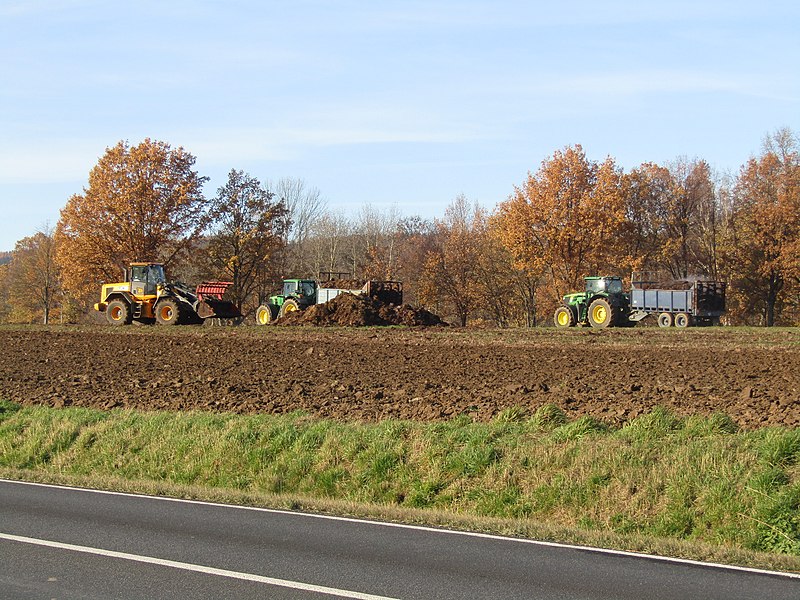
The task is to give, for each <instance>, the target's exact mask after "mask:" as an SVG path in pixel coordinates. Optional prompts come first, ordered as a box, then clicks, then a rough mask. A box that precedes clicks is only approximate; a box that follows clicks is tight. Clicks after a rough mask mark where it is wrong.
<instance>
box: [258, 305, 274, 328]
mask: <svg viewBox="0 0 800 600" xmlns="http://www.w3.org/2000/svg"><path fill="white" fill-rule="evenodd" d="M277 316H278V310H277V307H276V306H275V305H274V304H262V305H261V306H259V307H258V308H257V309H256V323H258V324H259V325H269V324H270V323H272V322H273V321H274V320H275V318H276V317H277Z"/></svg>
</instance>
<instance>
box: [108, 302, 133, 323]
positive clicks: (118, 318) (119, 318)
mask: <svg viewBox="0 0 800 600" xmlns="http://www.w3.org/2000/svg"><path fill="white" fill-rule="evenodd" d="M106 319H107V320H108V322H109V323H111V324H112V325H130V324H131V321H133V315H132V314H131V307H130V306H128V303H127V302H125V301H124V300H112V301H111V302H109V303H108V306H107V307H106Z"/></svg>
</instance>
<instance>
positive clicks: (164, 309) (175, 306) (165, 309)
mask: <svg viewBox="0 0 800 600" xmlns="http://www.w3.org/2000/svg"><path fill="white" fill-rule="evenodd" d="M181 308H182V307H181V303H180V302H178V301H177V300H173V299H172V298H166V299H164V300H162V301H161V302H159V303H158V304H156V309H155V313H156V321H157V322H158V324H159V325H177V324H178V322H180V321H182V319H181V314H182V312H183V311H182V310H181Z"/></svg>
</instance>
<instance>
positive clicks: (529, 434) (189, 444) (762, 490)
mask: <svg viewBox="0 0 800 600" xmlns="http://www.w3.org/2000/svg"><path fill="white" fill-rule="evenodd" d="M0 476H3V477H8V478H19V479H26V480H35V481H50V482H57V483H66V484H76V485H88V486H92V487H99V488H105V489H118V490H125V491H135V492H143V493H160V494H166V495H175V496H182V497H193V498H202V499H207V500H215V501H223V502H235V503H244V504H254V505H260V506H274V507H283V508H286V507H289V508H299V509H306V510H312V511H322V512H333V513H340V514H342V513H346V514H355V515H359V516H364V517H374V518H381V519H393V520H400V521H406V522H415V523H420V522H423V523H428V524H435V525H447V526H451V527H457V528H468V529H473V530H481V531H494V532H498V533H504V534H510V535H522V536H530V537H537V538H541V539H550V540H561V541H568V542H573V543H581V544H592V545H602V546H607V547H616V548H622V549H628V550H633V551H644V552H654V553H659V554H665V555H672V556H684V557H689V558H698V559H706V560H715V561H720V562H729V563H738V564H749V565H753V566H760V567H767V568H779V569H788V570H796V571H800V429H785V428H767V429H761V430H757V431H746V432H745V431H737V428H736V426H735V424H734V423H733V422H732V421H731V420H730V419H729V418H727V417H726V416H725V415H716V416H713V417H710V418H700V417H689V418H678V417H675V416H673V415H671V414H670V413H668V412H666V411H664V410H656V411H654V412H653V413H651V414H648V415H645V416H642V417H639V418H637V419H635V420H633V421H632V422H630V423H629V424H628V425H626V426H625V427H622V428H621V429H617V430H610V429H608V428H607V427H606V426H604V425H603V424H602V423H600V422H598V421H596V420H593V419H591V418H586V417H584V418H580V419H577V420H575V421H572V422H565V418H564V414H563V413H562V412H561V411H560V410H558V409H557V408H555V407H552V406H545V407H543V408H541V409H540V410H539V411H537V412H536V413H535V414H533V415H525V414H523V413H522V412H521V411H518V410H508V411H505V412H504V413H502V414H501V415H500V416H499V417H498V418H496V419H495V420H494V421H492V422H490V423H473V422H472V421H471V420H469V419H467V418H459V419H455V420H453V421H450V422H446V423H416V422H405V421H385V422H381V423H378V424H347V423H340V422H334V421H324V420H319V419H314V418H311V417H308V416H306V415H302V414H295V415H289V416H269V415H258V416H241V415H228V414H209V413H164V412H159V413H144V412H134V411H128V410H113V411H107V412H106V411H99V410H89V409H77V408H68V409H53V408H46V407H20V406H18V405H16V404H12V403H8V402H3V401H0Z"/></svg>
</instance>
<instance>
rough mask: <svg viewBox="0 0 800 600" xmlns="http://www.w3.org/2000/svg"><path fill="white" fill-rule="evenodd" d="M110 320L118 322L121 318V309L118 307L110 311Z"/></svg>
mask: <svg viewBox="0 0 800 600" xmlns="http://www.w3.org/2000/svg"><path fill="white" fill-rule="evenodd" d="M111 318H112V319H114V320H115V321H119V320H120V319H121V318H122V309H121V308H120V307H119V306H115V307H114V308H112V309H111Z"/></svg>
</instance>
